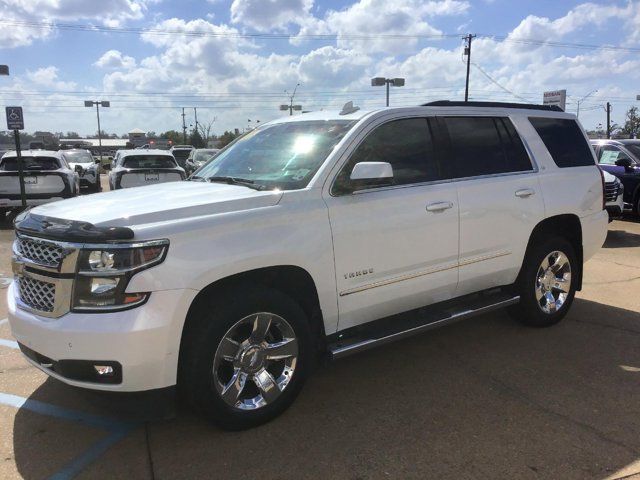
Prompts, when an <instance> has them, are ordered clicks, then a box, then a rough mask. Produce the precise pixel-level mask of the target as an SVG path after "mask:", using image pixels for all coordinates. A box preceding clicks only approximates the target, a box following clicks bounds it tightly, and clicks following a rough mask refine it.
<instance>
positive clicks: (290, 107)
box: [280, 83, 302, 116]
mask: <svg viewBox="0 0 640 480" xmlns="http://www.w3.org/2000/svg"><path fill="white" fill-rule="evenodd" d="M299 86H300V84H299V83H297V84H296V88H294V89H293V93H292V94H291V95H289V105H280V110H282V111H286V110H289V115H290V116H291V115H293V111H294V110H296V111H298V110H302V105H294V104H293V97H295V96H296V90H298V87H299ZM284 93H286V94H287V95H288V92H287V91H286V90H285V91H284Z"/></svg>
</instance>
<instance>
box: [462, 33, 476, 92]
mask: <svg viewBox="0 0 640 480" xmlns="http://www.w3.org/2000/svg"><path fill="white" fill-rule="evenodd" d="M462 38H464V40H465V41H466V42H467V43H466V45H465V47H464V54H465V55H466V56H467V81H466V82H465V87H464V101H465V102H468V101H469V72H470V70H471V41H472V40H473V39H474V38H476V36H475V35H472V34H468V35H467V36H466V37H462Z"/></svg>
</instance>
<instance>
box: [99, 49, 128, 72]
mask: <svg viewBox="0 0 640 480" xmlns="http://www.w3.org/2000/svg"><path fill="white" fill-rule="evenodd" d="M94 65H95V66H96V67H100V68H110V69H118V68H122V69H126V70H128V69H131V68H133V67H135V66H136V60H135V58H133V57H129V56H128V55H123V54H122V53H121V52H120V51H118V50H108V51H106V52H104V54H103V55H102V56H101V57H100V58H99V59H98V60H96V61H95V62H94Z"/></svg>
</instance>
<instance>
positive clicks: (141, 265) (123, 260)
mask: <svg viewBox="0 0 640 480" xmlns="http://www.w3.org/2000/svg"><path fill="white" fill-rule="evenodd" d="M168 248H169V241H168V240H152V241H148V242H139V243H133V244H113V245H101V246H99V247H98V246H96V248H85V249H83V250H81V252H80V257H79V265H78V275H77V277H76V281H75V282H74V292H73V305H72V310H74V311H87V310H124V309H127V308H132V307H135V306H137V305H140V304H142V303H144V302H146V301H147V299H148V298H149V293H148V292H136V293H126V292H125V290H126V289H127V285H128V284H129V280H130V279H131V277H132V276H133V275H135V274H136V273H138V272H140V271H142V270H145V269H147V268H150V267H153V266H154V265H158V264H159V263H162V262H163V261H164V259H165V257H166V254H167V249H168Z"/></svg>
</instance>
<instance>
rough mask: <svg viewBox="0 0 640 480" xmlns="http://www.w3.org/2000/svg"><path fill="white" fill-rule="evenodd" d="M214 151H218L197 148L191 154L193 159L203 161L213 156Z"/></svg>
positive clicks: (216, 151) (215, 151)
mask: <svg viewBox="0 0 640 480" xmlns="http://www.w3.org/2000/svg"><path fill="white" fill-rule="evenodd" d="M216 153H218V150H198V151H197V152H195V153H194V154H193V161H194V162H200V163H204V162H206V161H208V160H209V159H210V158H211V157H213V156H214V155H215V154H216Z"/></svg>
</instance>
